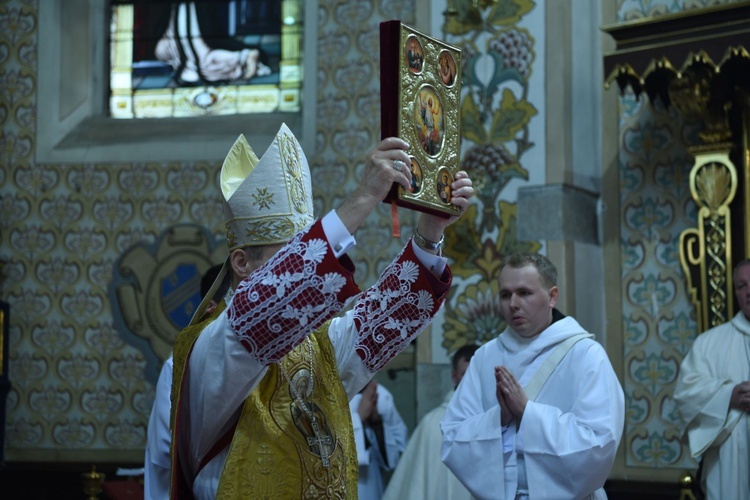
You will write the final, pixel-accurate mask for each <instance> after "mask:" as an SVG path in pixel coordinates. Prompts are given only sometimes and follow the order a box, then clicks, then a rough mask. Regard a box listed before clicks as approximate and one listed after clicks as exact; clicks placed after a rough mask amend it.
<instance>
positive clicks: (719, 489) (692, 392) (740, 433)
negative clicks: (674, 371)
mask: <svg viewBox="0 0 750 500" xmlns="http://www.w3.org/2000/svg"><path fill="white" fill-rule="evenodd" d="M733 277H734V292H735V295H736V297H737V303H738V305H739V307H740V311H739V312H738V313H737V314H736V315H735V317H734V318H732V320H731V321H729V322H727V323H724V324H723V325H719V326H717V327H715V328H712V329H710V330H708V331H706V332H705V333H703V334H701V335H699V336H698V338H697V339H695V342H694V343H693V347H692V348H691V349H690V352H689V353H688V355H687V356H686V357H685V359H684V360H683V361H682V365H681V366H680V374H679V376H678V379H677V386H676V387H675V391H674V399H675V401H676V402H677V407H678V408H679V410H680V414H681V417H682V424H683V432H684V433H685V434H687V438H688V443H689V445H690V453H691V454H692V456H693V458H696V459H701V458H702V459H703V474H702V476H701V478H700V481H701V488H702V489H703V491H704V493H705V494H706V498H707V499H708V500H714V499H726V498H750V479H749V476H748V471H750V452H749V451H748V450H749V449H750V446H748V445H750V434H749V433H748V426H750V420H748V412H750V380H748V378H750V260H748V259H745V260H743V261H741V262H740V263H739V264H737V265H736V266H735V268H734V274H733Z"/></svg>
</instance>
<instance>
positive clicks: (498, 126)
mask: <svg viewBox="0 0 750 500" xmlns="http://www.w3.org/2000/svg"><path fill="white" fill-rule="evenodd" d="M536 114H537V111H536V108H535V107H534V106H533V105H532V104H531V103H530V102H528V101H526V100H521V101H518V100H517V99H516V96H515V95H513V92H511V91H510V89H505V90H503V98H502V101H501V102H500V109H498V110H497V111H495V115H494V117H493V119H492V128H491V129H490V140H491V142H493V143H494V142H506V141H511V140H513V138H514V137H515V134H516V132H518V131H519V130H521V129H523V127H524V125H526V124H527V123H528V122H529V120H530V119H531V117H532V116H534V115H536Z"/></svg>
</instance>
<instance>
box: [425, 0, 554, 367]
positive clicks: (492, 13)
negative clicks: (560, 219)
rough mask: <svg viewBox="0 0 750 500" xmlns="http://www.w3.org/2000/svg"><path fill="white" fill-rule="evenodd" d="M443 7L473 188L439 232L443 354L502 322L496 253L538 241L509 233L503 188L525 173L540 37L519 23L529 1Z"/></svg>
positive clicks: (512, 217) (512, 226)
mask: <svg viewBox="0 0 750 500" xmlns="http://www.w3.org/2000/svg"><path fill="white" fill-rule="evenodd" d="M485 3H487V4H489V5H487V6H484V4H485ZM448 7H449V9H448V12H449V13H448V14H447V15H446V21H445V24H444V26H443V29H444V35H445V39H446V41H448V42H449V43H451V44H453V45H456V46H459V47H461V49H462V51H463V54H462V61H463V63H462V64H463V72H462V94H463V95H462V100H461V140H462V154H461V162H462V166H463V168H464V169H465V170H466V171H467V172H470V175H471V176H472V179H473V180H474V185H475V188H476V190H477V197H476V198H477V199H476V201H475V203H473V204H472V205H471V207H470V208H469V211H468V213H467V214H466V215H465V216H464V217H463V219H462V220H461V221H459V222H458V223H457V224H456V225H454V226H453V227H452V229H451V230H449V232H448V234H447V235H446V240H447V244H446V248H447V250H446V253H447V255H448V256H449V257H450V258H451V259H452V269H453V273H454V285H453V289H452V290H451V294H450V299H449V301H448V302H447V304H446V306H445V315H444V319H443V323H442V329H441V328H440V326H438V329H437V330H436V331H438V332H440V331H442V341H441V349H442V351H443V352H442V354H443V355H447V356H450V355H451V353H452V352H454V351H455V350H456V349H458V348H460V347H461V346H463V345H465V344H468V343H479V344H481V343H484V342H487V341H488V340H491V339H493V338H495V337H496V336H497V334H498V333H499V332H501V331H502V330H503V329H504V328H505V322H504V320H503V319H502V317H501V315H500V310H499V298H498V283H497V278H498V274H499V270H500V264H501V262H502V258H503V256H504V255H507V254H508V253H511V252H514V251H527V252H537V251H539V250H541V248H542V246H541V244H540V243H539V242H534V241H519V240H517V239H516V223H517V221H516V203H515V199H516V194H515V190H511V189H507V187H508V184H509V183H510V182H511V181H513V180H514V179H516V180H518V181H520V182H528V181H529V180H530V172H531V167H530V166H529V165H528V164H527V163H526V158H525V156H526V154H527V153H528V152H529V151H530V150H531V149H532V148H534V147H535V141H534V140H533V137H532V135H533V132H532V128H531V126H530V125H531V122H532V119H533V118H534V117H538V114H539V113H538V107H539V106H542V104H534V103H533V102H531V99H530V87H531V86H532V85H535V84H537V83H535V82H533V81H532V79H531V76H532V70H533V66H534V64H535V63H536V62H537V61H536V60H535V59H536V58H535V47H536V45H537V43H539V41H538V40H537V38H535V37H534V36H532V35H531V32H530V30H529V29H528V28H527V27H525V26H522V24H523V23H524V22H525V21H528V19H524V18H526V17H527V16H528V15H529V14H531V13H532V12H533V11H534V10H535V9H536V8H538V7H537V6H536V3H535V2H533V1H531V0H515V1H512V2H496V3H491V2H478V3H477V2H473V1H468V0H467V1H456V2H449V6H448ZM538 12H539V11H537V13H538ZM542 19H543V17H542ZM539 84H541V83H539ZM536 173H539V172H536ZM541 174H542V175H543V172H541Z"/></svg>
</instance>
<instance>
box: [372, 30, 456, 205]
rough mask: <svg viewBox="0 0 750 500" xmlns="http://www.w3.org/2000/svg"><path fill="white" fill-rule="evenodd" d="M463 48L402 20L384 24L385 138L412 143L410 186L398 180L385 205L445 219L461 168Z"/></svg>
mask: <svg viewBox="0 0 750 500" xmlns="http://www.w3.org/2000/svg"><path fill="white" fill-rule="evenodd" d="M460 97H461V49H459V48H457V47H453V46H451V45H449V44H447V43H445V42H444V41H442V40H438V39H436V38H433V37H431V36H428V35H425V34H424V33H421V32H419V31H417V30H415V29H414V28H411V27H409V26H407V25H405V24H403V23H402V22H400V21H385V22H383V23H380V121H381V138H383V139H384V138H386V137H394V136H396V137H400V138H401V139H403V140H405V141H406V142H408V143H409V144H410V145H411V149H410V150H409V157H410V159H411V172H412V190H411V191H408V190H406V189H404V188H403V187H402V186H400V185H398V184H394V185H393V188H392V189H391V191H390V193H389V194H388V196H387V197H386V199H385V201H386V202H387V203H393V202H395V204H396V205H398V206H402V207H406V208H410V209H414V210H418V211H421V212H428V213H432V214H436V215H440V216H443V217H450V216H452V215H457V214H458V213H459V210H458V208H457V207H456V206H455V205H453V204H451V197H452V193H451V188H450V185H451V183H452V182H453V179H454V175H455V174H456V172H457V171H458V170H460V168H459V167H460V162H459V155H460V147H461V130H460V121H459V111H460Z"/></svg>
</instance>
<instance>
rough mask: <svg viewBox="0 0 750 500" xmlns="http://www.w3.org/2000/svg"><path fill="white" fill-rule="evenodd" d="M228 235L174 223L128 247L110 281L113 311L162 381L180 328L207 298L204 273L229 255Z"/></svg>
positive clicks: (150, 375)
mask: <svg viewBox="0 0 750 500" xmlns="http://www.w3.org/2000/svg"><path fill="white" fill-rule="evenodd" d="M226 255H227V249H226V238H225V237H224V236H223V235H219V236H217V237H215V236H213V235H212V234H211V233H210V232H209V231H207V230H206V229H205V228H203V227H201V226H198V225H195V224H183V225H178V226H174V227H172V228H170V229H168V230H166V231H165V232H164V233H162V234H161V235H160V236H159V237H158V239H157V240H156V242H154V243H152V244H148V243H139V244H137V245H134V246H132V247H131V248H129V249H128V250H126V251H125V252H124V253H123V254H122V256H121V257H120V258H119V259H118V261H117V262H116V264H115V267H114V270H113V273H112V282H111V283H110V286H109V297H110V303H111V304H112V317H113V319H114V322H115V328H116V329H117V331H118V332H120V335H121V336H122V337H123V339H124V340H125V341H126V342H128V343H129V344H130V345H132V346H134V347H135V348H137V349H138V350H140V351H141V352H142V353H143V355H144V357H145V359H146V363H147V365H146V373H145V376H146V379H147V380H149V381H151V382H153V383H156V380H157V379H158V376H159V368H160V367H161V365H162V363H163V362H164V360H165V359H166V358H168V357H169V355H170V354H171V352H172V346H173V345H174V341H175V339H176V338H177V334H178V333H179V332H180V330H182V329H183V328H184V327H185V326H187V325H188V323H190V319H191V318H192V316H193V313H194V312H195V310H196V309H197V308H198V305H199V304H200V302H201V293H200V282H201V277H202V276H203V274H204V273H205V272H206V271H207V270H208V269H209V268H210V267H211V266H213V265H215V264H220V263H222V262H223V260H224V259H225V258H226Z"/></svg>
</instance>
